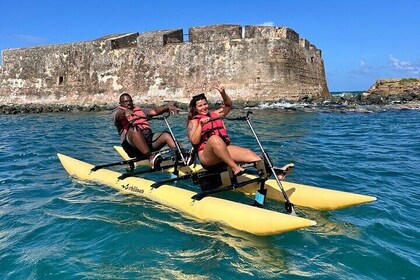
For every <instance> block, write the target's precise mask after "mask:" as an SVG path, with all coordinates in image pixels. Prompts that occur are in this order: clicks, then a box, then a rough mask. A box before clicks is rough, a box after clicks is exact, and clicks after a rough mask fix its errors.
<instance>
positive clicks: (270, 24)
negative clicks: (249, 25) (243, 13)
mask: <svg viewBox="0 0 420 280" xmlns="http://www.w3.org/2000/svg"><path fill="white" fill-rule="evenodd" d="M257 25H259V26H274V22H272V21H268V22H264V23H260V24H257Z"/></svg>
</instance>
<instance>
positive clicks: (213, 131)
mask: <svg viewBox="0 0 420 280" xmlns="http://www.w3.org/2000/svg"><path fill="white" fill-rule="evenodd" d="M208 117H210V118H212V119H214V120H210V121H209V122H207V123H205V124H203V125H202V130H201V139H200V142H199V143H198V144H197V145H195V146H196V150H197V152H199V151H202V150H204V147H205V145H206V143H207V140H208V139H209V138H210V136H212V135H219V136H220V138H222V140H223V141H224V142H225V143H226V145H229V144H230V139H229V135H228V133H227V130H226V128H225V124H224V123H223V120H222V119H217V118H218V117H219V115H218V114H216V113H215V112H210V113H209V114H208V115H196V116H194V117H193V119H198V120H199V121H200V120H201V119H203V118H208Z"/></svg>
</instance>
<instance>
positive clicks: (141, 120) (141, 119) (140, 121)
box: [114, 106, 150, 136]
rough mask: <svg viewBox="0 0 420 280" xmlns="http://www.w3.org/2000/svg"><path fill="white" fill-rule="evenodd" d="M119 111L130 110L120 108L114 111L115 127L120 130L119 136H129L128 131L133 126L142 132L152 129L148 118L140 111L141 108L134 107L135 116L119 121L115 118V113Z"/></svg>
mask: <svg viewBox="0 0 420 280" xmlns="http://www.w3.org/2000/svg"><path fill="white" fill-rule="evenodd" d="M118 110H128V109H127V108H125V107H122V106H118V107H117V108H116V109H115V111H114V125H115V127H116V128H117V130H118V134H120V135H121V136H122V135H125V134H127V131H128V130H129V129H130V127H131V126H134V127H137V128H139V129H140V130H146V129H150V125H149V122H148V121H147V116H146V114H145V113H144V112H143V111H142V110H141V109H140V107H138V106H134V108H133V110H132V111H133V114H132V115H131V116H128V117H127V118H123V119H121V120H117V119H116V118H115V113H116V112H117V111H118Z"/></svg>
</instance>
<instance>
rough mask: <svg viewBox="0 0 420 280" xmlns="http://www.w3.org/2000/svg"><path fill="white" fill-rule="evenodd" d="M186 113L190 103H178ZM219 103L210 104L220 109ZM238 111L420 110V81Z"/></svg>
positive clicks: (250, 104) (15, 108)
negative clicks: (269, 109)
mask: <svg viewBox="0 0 420 280" xmlns="http://www.w3.org/2000/svg"><path fill="white" fill-rule="evenodd" d="M159 105H162V104H139V106H140V107H154V106H159ZM174 105H176V106H178V107H179V108H181V109H183V110H187V109H188V104H185V103H179V102H175V103H174ZM220 105H221V104H220V103H211V104H210V106H211V107H212V108H217V107H219V106H220ZM116 106H117V104H116V103H115V104H89V105H76V104H34V103H30V104H8V105H0V114H6V115H14V114H33V113H54V112H95V111H105V110H113V109H114V108H115V107H116ZM234 106H235V108H238V109H245V108H256V109H258V108H276V109H284V110H295V111H297V110H322V111H325V110H326V111H328V110H329V111H337V110H339V111H361V112H364V111H368V112H369V111H383V110H402V109H414V110H419V109H420V79H417V78H409V79H383V80H378V81H376V83H375V84H374V85H372V86H371V87H370V89H369V90H368V91H367V92H363V93H343V94H339V95H331V96H329V97H325V98H318V99H313V98H311V97H310V96H304V97H302V98H301V99H300V100H299V101H296V102H295V101H288V100H278V101H273V102H258V101H240V100H235V101H234Z"/></svg>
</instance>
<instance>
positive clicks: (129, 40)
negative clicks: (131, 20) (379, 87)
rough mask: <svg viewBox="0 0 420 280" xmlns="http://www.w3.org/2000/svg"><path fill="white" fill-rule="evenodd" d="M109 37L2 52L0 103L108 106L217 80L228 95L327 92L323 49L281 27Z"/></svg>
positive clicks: (185, 94)
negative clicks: (123, 97)
mask: <svg viewBox="0 0 420 280" xmlns="http://www.w3.org/2000/svg"><path fill="white" fill-rule="evenodd" d="M188 35H189V41H187V42H184V39H183V38H184V34H183V30H182V29H175V30H163V31H154V32H146V33H141V34H139V33H129V34H119V35H109V36H105V37H102V38H99V39H96V40H94V41H89V42H79V43H71V44H62V45H48V46H40V47H32V48H21V49H6V50H3V51H2V57H3V64H2V66H1V68H0V104H18V103H36V104H53V103H55V104H57V103H58V104H81V105H91V104H107V103H108V104H109V103H116V102H117V99H118V95H119V94H120V93H122V92H124V91H127V92H130V93H131V94H132V95H133V97H134V98H135V101H136V102H145V103H157V102H161V101H165V100H176V101H180V102H184V103H187V102H188V101H189V99H190V97H191V96H192V95H195V94H197V93H200V92H206V93H208V97H209V98H210V99H214V100H215V99H216V98H217V99H220V97H219V96H218V95H217V94H216V91H215V90H211V86H212V84H213V82H214V81H216V80H219V81H220V82H221V83H222V84H223V85H224V86H225V88H226V89H227V91H228V93H229V95H230V96H231V97H232V99H234V100H242V101H248V100H249V101H256V100H258V101H277V100H299V99H301V98H308V97H309V98H314V99H316V98H319V97H328V96H329V95H330V94H329V91H328V88H327V84H326V77H325V70H324V63H323V60H322V56H321V51H320V50H319V49H317V48H316V47H315V46H314V45H312V44H310V43H309V42H308V41H307V40H306V39H303V38H299V35H298V34H297V33H296V32H295V31H293V30H292V29H290V28H287V27H270V26H244V27H241V26H239V25H214V26H205V27H193V28H190V29H189V33H188Z"/></svg>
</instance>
